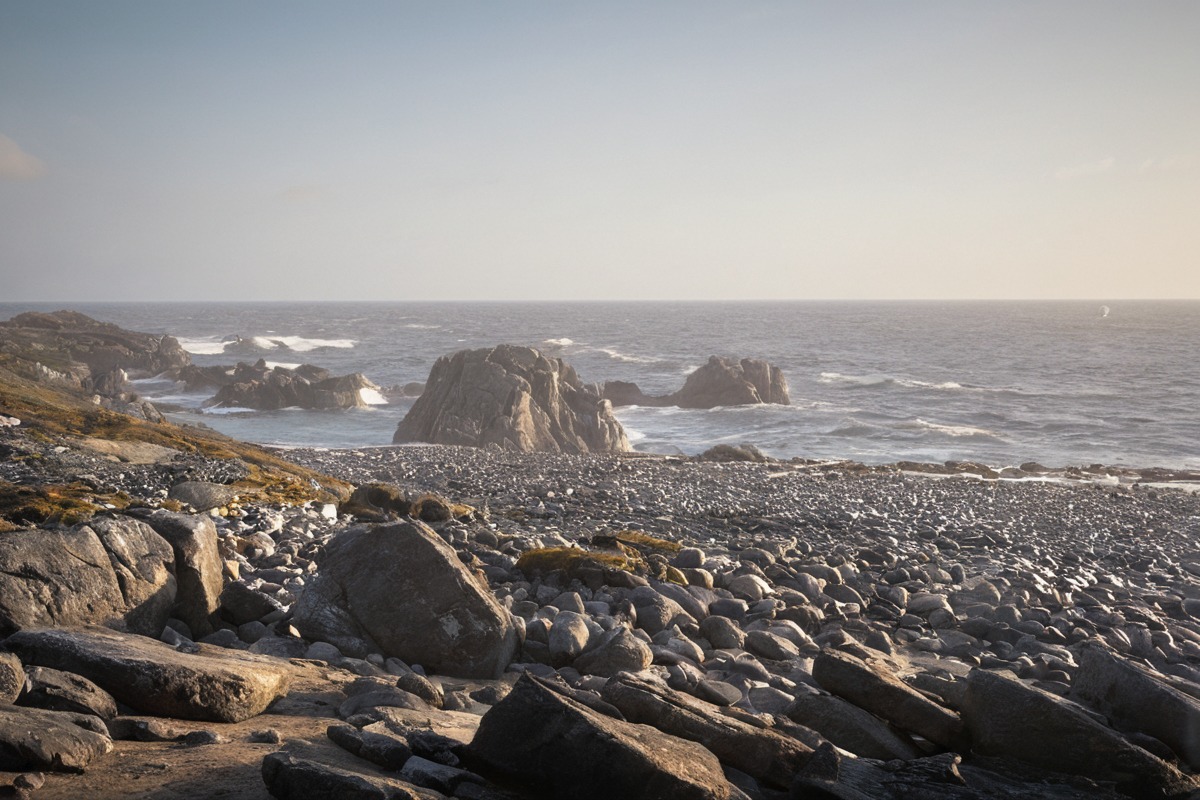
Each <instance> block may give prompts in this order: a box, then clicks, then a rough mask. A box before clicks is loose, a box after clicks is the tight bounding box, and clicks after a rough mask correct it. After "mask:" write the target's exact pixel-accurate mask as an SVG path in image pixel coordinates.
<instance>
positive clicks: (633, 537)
mask: <svg viewBox="0 0 1200 800" xmlns="http://www.w3.org/2000/svg"><path fill="white" fill-rule="evenodd" d="M614 536H615V538H616V540H617V541H618V542H621V543H622V544H627V545H629V546H630V547H633V548H635V549H637V550H640V551H642V552H646V551H650V552H655V553H678V552H679V551H680V550H681V549H682V545H680V544H679V542H672V541H669V540H667V539H659V538H658V537H656V536H650V535H649V534H646V533H642V532H641V531H633V530H625V531H618V532H617V533H616V534H614Z"/></svg>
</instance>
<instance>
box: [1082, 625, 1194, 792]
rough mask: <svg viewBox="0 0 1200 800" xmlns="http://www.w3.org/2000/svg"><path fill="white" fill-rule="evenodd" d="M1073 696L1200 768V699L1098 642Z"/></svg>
mask: <svg viewBox="0 0 1200 800" xmlns="http://www.w3.org/2000/svg"><path fill="white" fill-rule="evenodd" d="M1071 694H1072V696H1074V697H1076V698H1078V699H1079V700H1081V701H1083V702H1084V703H1086V704H1088V705H1090V706H1091V707H1092V708H1094V709H1096V710H1097V711H1099V712H1100V713H1101V714H1104V715H1105V716H1106V717H1108V719H1109V721H1110V722H1111V723H1112V724H1113V725H1115V726H1116V727H1117V728H1118V729H1120V730H1124V731H1137V732H1139V733H1144V734H1148V735H1150V736H1153V737H1154V738H1156V739H1158V740H1159V741H1161V742H1163V743H1164V744H1166V745H1167V746H1169V747H1170V748H1171V749H1172V750H1174V751H1175V752H1176V753H1178V754H1179V756H1180V758H1182V759H1183V760H1184V761H1186V762H1187V763H1188V764H1189V765H1190V766H1191V767H1192V769H1197V768H1200V700H1197V699H1196V698H1195V697H1191V696H1189V695H1187V694H1184V693H1183V692H1181V691H1179V690H1178V689H1175V688H1174V687H1172V686H1169V685H1167V684H1166V683H1165V682H1163V681H1160V680H1158V679H1156V678H1155V677H1154V676H1153V675H1151V674H1150V673H1148V672H1146V671H1144V670H1142V669H1140V668H1139V667H1137V666H1135V665H1134V664H1132V663H1130V662H1128V661H1126V660H1124V659H1122V658H1121V657H1120V656H1118V655H1116V654H1115V653H1112V652H1111V651H1109V650H1107V649H1105V648H1104V647H1103V646H1102V645H1100V644H1098V643H1089V644H1087V645H1085V646H1084V647H1083V648H1082V650H1081V654H1080V659H1079V671H1078V672H1077V673H1076V674H1075V680H1074V681H1073V682H1072V684H1071Z"/></svg>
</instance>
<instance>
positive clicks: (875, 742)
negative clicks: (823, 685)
mask: <svg viewBox="0 0 1200 800" xmlns="http://www.w3.org/2000/svg"><path fill="white" fill-rule="evenodd" d="M785 714H786V715H787V717H788V718H789V719H791V720H792V721H793V722H798V723H800V724H801V725H804V726H805V727H808V728H812V729H813V730H814V731H816V732H817V733H819V734H821V735H822V736H824V737H825V738H826V739H828V740H829V741H831V742H833V743H834V744H836V745H837V746H838V747H840V748H842V749H843V750H849V751H850V752H851V753H854V754H855V755H859V756H862V757H863V758H877V759H879V760H881V761H889V760H891V759H893V758H902V759H910V758H918V757H919V756H920V755H921V753H920V751H918V750H917V748H916V746H915V745H914V744H913V743H912V741H911V740H909V739H907V738H905V737H903V736H900V735H898V734H897V733H895V732H894V731H893V730H892V729H891V728H889V727H888V726H887V723H885V722H883V721H882V720H881V719H879V718H878V717H876V716H875V715H873V714H869V713H867V712H866V711H863V710H862V709H861V708H859V707H858V706H856V705H854V704H853V703H848V702H846V701H845V700H843V699H841V698H840V697H834V696H833V695H828V694H818V693H815V692H813V693H806V694H801V695H798V696H797V697H796V699H795V700H794V701H793V702H792V704H791V705H790V706H788V708H787V710H786V711H785Z"/></svg>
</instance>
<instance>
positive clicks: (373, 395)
mask: <svg viewBox="0 0 1200 800" xmlns="http://www.w3.org/2000/svg"><path fill="white" fill-rule="evenodd" d="M358 396H359V399H361V400H362V401H363V402H364V403H366V404H367V405H369V406H386V405H387V404H388V401H387V398H386V397H384V396H383V395H382V394H381V393H380V392H379V390H378V389H371V388H368V387H365V386H364V387H363V388H361V389H359V390H358Z"/></svg>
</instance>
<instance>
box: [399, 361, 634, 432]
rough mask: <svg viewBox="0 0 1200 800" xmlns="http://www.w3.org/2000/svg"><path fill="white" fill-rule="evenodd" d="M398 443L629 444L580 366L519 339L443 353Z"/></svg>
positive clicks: (403, 425) (402, 424) (401, 429)
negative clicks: (517, 343) (515, 343)
mask: <svg viewBox="0 0 1200 800" xmlns="http://www.w3.org/2000/svg"><path fill="white" fill-rule="evenodd" d="M392 441H393V442H396V443H401V442H431V443H434V444H454V445H470V446H474V447H486V446H488V445H496V446H498V447H500V448H502V449H505V450H518V451H523V452H533V451H552V452H564V453H597V452H600V453H619V452H625V451H628V450H629V449H630V448H629V440H628V439H627V438H626V436H625V431H624V429H623V428H622V427H621V423H620V422H619V421H617V419H616V417H614V416H613V414H612V406H611V404H610V403H609V402H608V401H607V400H605V399H603V398H602V397H600V396H599V395H598V394H596V393H595V391H593V390H592V388H591V387H588V386H585V385H584V384H583V383H582V382H581V381H580V380H579V376H578V375H577V374H576V373H575V370H574V369H572V368H571V367H570V366H569V365H568V364H567V363H566V362H564V361H563V360H562V359H560V358H548V357H546V356H544V355H542V354H541V353H539V352H538V351H537V350H534V349H532V348H529V347H516V346H513V345H500V346H498V347H492V348H487V349H481V350H461V351H459V352H457V353H454V354H453V355H450V356H443V357H442V358H439V359H438V360H437V363H435V364H434V365H433V369H432V370H431V371H430V373H429V380H428V381H426V385H425V391H424V392H423V393H422V394H421V397H420V398H419V399H418V400H417V401H416V402H415V403H414V404H413V407H412V408H411V409H410V410H409V412H408V414H407V415H405V417H404V419H403V420H401V422H400V425H399V426H398V427H397V428H396V434H395V436H394V437H393V439H392Z"/></svg>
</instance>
